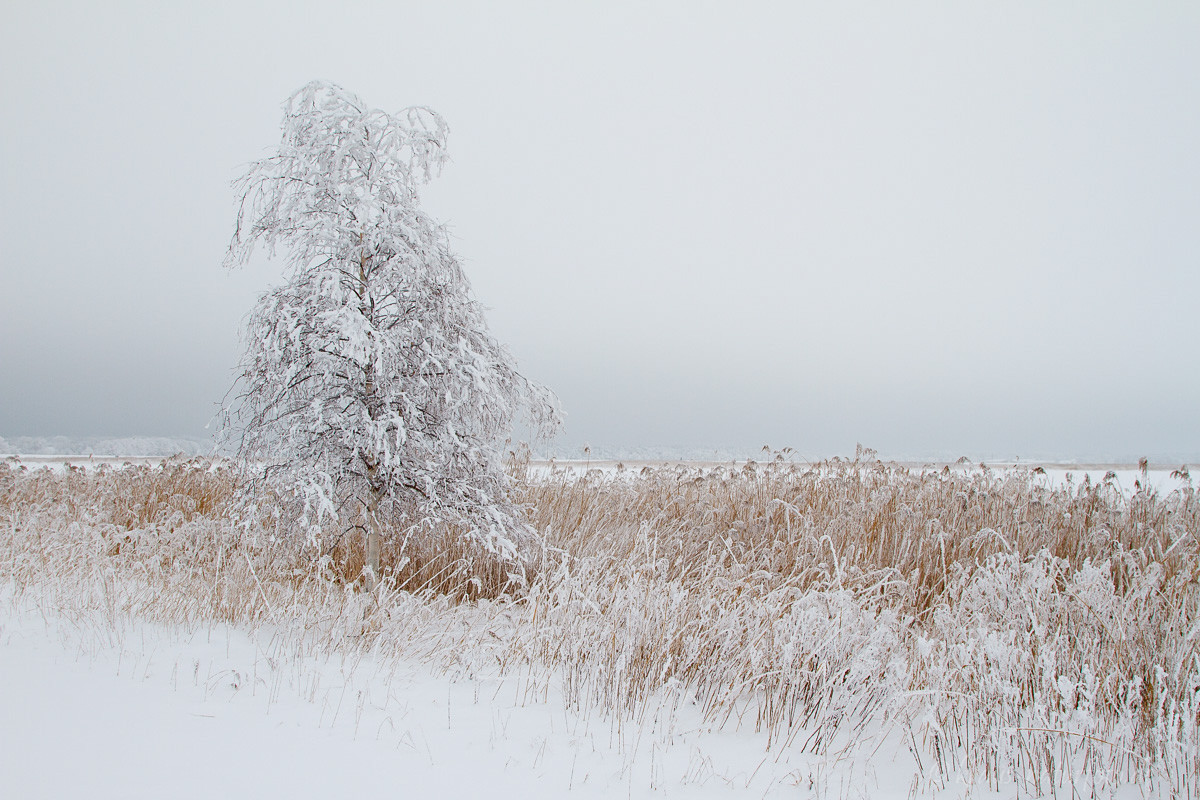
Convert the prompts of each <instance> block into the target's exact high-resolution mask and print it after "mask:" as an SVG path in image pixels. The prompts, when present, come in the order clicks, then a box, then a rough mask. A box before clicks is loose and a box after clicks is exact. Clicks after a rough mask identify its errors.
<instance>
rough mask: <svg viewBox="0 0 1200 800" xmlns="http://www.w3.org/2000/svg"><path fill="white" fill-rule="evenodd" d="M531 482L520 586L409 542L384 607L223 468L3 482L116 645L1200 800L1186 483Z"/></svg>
mask: <svg viewBox="0 0 1200 800" xmlns="http://www.w3.org/2000/svg"><path fill="white" fill-rule="evenodd" d="M513 469H514V474H515V475H517V477H518V481H519V484H520V486H521V492H522V494H523V499H524V501H525V502H526V503H527V504H528V505H529V509H530V518H531V521H532V522H533V523H534V525H535V527H537V528H538V530H540V531H541V532H542V534H543V536H544V538H545V542H546V546H545V547H544V549H543V550H542V551H541V552H539V553H537V554H535V555H534V556H533V557H532V558H531V561H530V563H528V564H526V565H525V568H524V573H525V580H524V582H523V583H521V582H514V575H513V569H512V568H511V567H508V566H506V565H500V564H496V563H494V562H490V561H488V560H487V559H486V558H485V557H484V556H482V555H480V554H476V553H473V552H471V551H470V549H469V548H466V547H464V546H463V545H462V544H460V543H459V542H458V540H457V539H456V538H455V537H454V536H453V535H452V534H451V533H449V532H447V533H444V534H442V535H441V536H440V538H439V537H438V536H433V537H430V536H423V537H407V538H405V537H403V536H398V537H397V539H396V540H395V541H393V542H392V543H391V544H390V548H389V550H388V551H387V552H386V553H385V564H386V565H387V566H386V567H385V571H386V572H387V573H388V580H387V581H386V582H385V588H384V589H383V590H382V591H380V592H378V593H376V594H375V595H370V594H367V593H365V592H362V591H359V589H358V587H357V584H356V582H355V581H354V576H356V575H357V574H358V569H359V567H360V565H361V557H362V556H361V548H360V546H359V538H358V537H357V536H355V535H353V534H352V533H351V534H350V535H346V534H344V533H343V532H341V531H328V532H327V535H326V536H325V537H324V538H323V540H322V542H321V544H320V546H319V548H305V547H297V546H296V545H295V544H294V541H295V539H296V538H298V537H289V536H288V531H287V526H286V524H285V522H284V519H283V518H282V517H279V516H274V515H272V513H271V509H272V506H271V505H270V504H267V505H266V507H265V508H266V510H265V511H260V512H259V513H258V514H257V515H251V516H248V515H247V514H246V512H245V511H244V507H243V506H241V505H240V504H239V503H238V502H237V483H238V476H237V474H236V473H235V472H234V471H232V470H231V469H229V468H225V467H221V466H217V465H212V464H209V463H208V462H198V461H190V462H185V461H173V462H168V463H167V464H165V465H164V466H162V467H161V468H149V467H129V468H126V469H117V470H112V469H104V468H101V469H98V470H93V471H87V472H85V471H82V470H75V469H72V470H67V471H65V472H62V473H54V472H51V471H48V470H26V469H24V468H22V467H20V466H19V465H16V464H8V465H5V466H0V535H2V536H3V537H4V538H5V539H6V540H7V541H5V542H4V543H3V545H4V551H5V555H4V557H3V565H2V566H0V573H3V577H4V579H5V581H6V582H7V584H8V585H9V587H10V589H11V592H12V593H13V595H14V596H15V597H17V598H21V597H28V598H35V600H36V602H37V603H40V604H43V605H44V606H48V607H52V608H53V609H54V610H55V612H56V613H60V614H65V615H68V616H72V617H73V618H75V619H77V620H78V622H79V624H80V625H81V626H83V625H87V626H92V627H94V628H95V629H96V630H97V631H98V632H100V633H101V634H102V633H103V632H104V631H107V630H117V629H119V628H120V627H121V625H123V624H124V621H126V620H128V619H130V618H134V617H136V618H138V619H147V620H151V621H157V622H164V623H169V624H184V625H191V626H199V625H204V624H211V623H212V622H214V621H228V622H233V623H237V624H243V625H250V626H269V627H270V629H271V631H272V633H273V636H274V637H275V640H276V641H290V642H292V643H294V645H295V646H296V647H297V648H300V649H303V650H305V651H306V652H313V651H324V652H346V651H348V650H349V651H359V652H362V651H368V650H369V651H372V652H374V653H376V654H378V655H380V656H381V657H387V656H389V655H392V656H400V655H403V656H405V657H410V658H411V657H417V658H423V659H425V660H427V661H429V662H430V663H433V664H437V665H439V666H441V667H445V668H455V669H459V670H463V671H467V672H471V671H475V670H490V671H493V672H494V671H497V670H499V671H501V672H505V673H508V674H512V673H516V672H521V673H522V674H524V675H526V676H531V675H532V676H535V677H536V679H537V680H541V681H543V682H545V681H549V680H562V681H563V682H564V684H565V688H566V691H567V696H568V697H569V698H571V699H572V701H574V702H576V703H578V704H579V705H580V706H581V707H583V708H588V709H593V708H594V709H602V710H604V711H605V712H606V713H609V714H611V715H612V717H613V718H614V719H615V720H616V723H617V724H619V725H623V724H626V723H629V722H635V723H639V724H641V723H646V722H647V721H652V720H657V724H658V725H659V727H660V728H663V727H669V724H670V719H671V718H672V713H673V710H674V709H675V708H676V707H677V706H678V704H680V703H696V704H698V705H699V706H700V707H701V708H702V709H703V710H704V712H705V714H706V716H707V718H708V719H710V720H711V721H712V722H713V723H714V724H728V725H742V726H753V727H756V728H758V729H761V730H766V731H768V732H769V734H770V735H771V737H772V739H773V740H774V744H775V746H777V747H781V748H784V747H791V748H803V749H805V750H809V751H814V752H819V753H828V754H836V753H848V752H865V751H869V749H870V748H873V747H875V746H878V745H879V743H880V742H882V741H884V740H888V741H892V742H896V741H899V740H901V739H903V740H907V741H908V742H909V744H910V745H911V746H912V749H913V752H914V754H915V755H914V757H915V758H916V759H917V763H918V767H919V769H920V770H921V772H922V774H923V775H924V777H925V779H926V780H929V781H935V782H936V781H937V780H941V779H945V778H947V777H949V776H967V777H968V779H969V780H972V781H976V782H985V783H987V784H990V785H993V786H999V785H1001V783H1002V782H1006V781H1017V782H1018V783H1019V785H1020V786H1021V787H1022V788H1023V789H1024V790H1025V791H1028V792H1032V793H1037V794H1041V793H1042V792H1044V791H1046V790H1048V789H1049V788H1050V787H1051V786H1053V785H1055V784H1056V783H1057V784H1062V783H1063V782H1064V781H1066V782H1069V783H1071V785H1073V786H1077V787H1079V786H1083V787H1089V788H1090V789H1091V790H1092V791H1094V792H1102V791H1107V790H1108V789H1110V788H1112V787H1114V786H1116V785H1118V784H1120V783H1122V782H1131V781H1132V782H1137V783H1140V784H1142V785H1143V786H1144V787H1147V788H1149V789H1150V790H1152V791H1155V792H1158V793H1160V794H1177V795H1180V796H1192V795H1194V794H1196V792H1197V787H1198V786H1200V759H1198V757H1197V752H1198V751H1200V728H1198V725H1200V504H1198V503H1197V499H1196V496H1195V490H1194V488H1193V487H1192V484H1191V481H1190V478H1187V477H1186V476H1185V475H1181V476H1180V488H1179V489H1178V490H1177V491H1174V492H1171V493H1170V494H1166V495H1160V494H1158V493H1156V492H1154V491H1152V490H1145V489H1142V488H1141V486H1139V487H1137V489H1136V491H1133V492H1123V491H1121V489H1120V488H1119V487H1117V486H1116V485H1115V483H1114V482H1113V481H1112V480H1106V481H1102V482H1100V483H1095V484H1093V483H1090V482H1084V483H1082V484H1074V483H1072V484H1068V485H1066V486H1064V487H1060V488H1052V487H1051V486H1050V485H1049V484H1048V482H1047V481H1045V480H1044V479H1043V478H1040V477H1039V476H1037V475H1035V474H1030V473H1013V472H1006V473H993V472H992V471H990V470H988V469H986V468H980V469H974V470H971V471H968V472H965V473H964V472H960V471H952V470H948V469H947V470H944V471H942V472H940V473H939V472H913V471H907V470H904V469H901V468H897V467H893V466H890V465H887V464H883V463H880V462H878V461H875V460H868V459H860V460H854V461H843V460H833V461H828V462H823V463H819V464H815V465H804V466H800V465H795V464H792V463H788V462H786V461H784V460H782V459H778V460H774V461H770V462H767V463H764V464H750V465H745V466H742V467H738V468H717V469H705V470H699V469H690V468H687V467H663V468H657V469H648V470H642V471H641V472H639V473H630V472H628V471H624V472H618V473H616V474H612V473H600V472H596V471H593V472H589V473H588V474H586V475H578V474H576V473H573V472H570V471H565V470H551V471H550V472H549V474H542V475H538V476H535V475H532V474H531V473H530V472H529V470H528V465H527V464H523V463H517V464H514V467H513ZM402 543H403V546H402ZM889 737H890V738H889ZM864 748H865V750H864Z"/></svg>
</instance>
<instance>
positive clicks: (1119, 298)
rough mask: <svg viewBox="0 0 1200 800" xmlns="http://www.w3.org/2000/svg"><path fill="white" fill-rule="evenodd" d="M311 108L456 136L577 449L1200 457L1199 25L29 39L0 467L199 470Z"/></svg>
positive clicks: (620, 19) (461, 165)
mask: <svg viewBox="0 0 1200 800" xmlns="http://www.w3.org/2000/svg"><path fill="white" fill-rule="evenodd" d="M314 78H323V79H328V80H333V81H335V82H337V83H340V84H341V85H343V86H345V87H346V88H347V89H350V90H351V91H354V92H357V93H358V94H359V95H361V96H362V97H363V98H364V99H365V100H366V101H367V102H368V103H370V104H372V105H374V106H377V107H381V108H385V109H388V110H397V109H399V108H402V107H404V106H408V105H414V104H423V105H428V106H431V107H433V108H435V109H436V110H438V111H439V112H440V113H441V114H442V115H443V116H445V117H446V118H447V120H448V121H449V123H450V126H451V131H452V132H451V139H450V152H451V156H452V158H453V163H451V164H450V166H449V167H448V168H447V170H446V172H445V173H444V174H443V176H442V177H441V178H440V179H438V180H437V181H435V182H434V184H432V185H431V186H430V187H429V189H428V190H427V192H426V195H425V205H426V208H427V209H428V210H429V211H430V212H431V213H433V214H434V215H435V216H436V217H438V218H439V219H441V220H443V221H444V222H446V223H448V224H449V225H450V227H451V229H452V231H453V233H454V235H455V237H456V238H455V241H456V244H457V248H458V251H459V253H460V254H461V255H462V257H463V258H464V261H465V263H466V266H467V271H468V274H469V275H470V277H471V279H472V281H473V284H474V287H475V291H476V295H477V296H478V297H479V299H480V300H481V301H482V302H483V303H484V304H485V305H487V306H489V307H490V308H491V309H492V310H491V312H490V320H491V324H492V328H493V330H494V332H495V333H496V334H497V335H498V336H499V337H500V338H501V339H503V340H504V341H507V342H508V343H509V344H510V346H511V347H512V349H513V351H514V353H515V354H516V355H517V357H518V359H519V360H520V362H521V364H522V366H523V368H524V371H525V372H526V373H527V374H529V375H530V376H531V377H533V378H535V379H537V380H540V381H541V382H543V383H546V384H548V385H549V386H551V387H552V388H554V389H555V390H556V391H557V392H558V393H559V395H560V397H561V400H562V403H563V406H564V408H565V410H566V411H567V414H568V423H567V428H566V431H565V433H564V435H563V442H564V444H565V445H566V446H568V447H570V446H577V445H580V444H582V443H584V442H590V443H593V444H595V445H601V444H609V445H616V446H618V447H636V446H668V447H677V448H690V449H703V448H709V447H712V448H718V447H720V448H727V449H742V450H750V449H752V448H756V447H758V446H760V445H762V444H771V445H772V446H775V447H783V446H785V445H787V446H792V447H795V448H797V449H798V450H800V451H801V452H804V453H811V454H826V455H833V454H843V453H847V452H853V450H854V445H855V443H856V442H863V443H864V444H866V445H868V446H871V447H875V448H877V449H878V450H880V452H881V453H883V454H886V455H894V456H901V455H912V456H925V455H938V454H940V455H957V454H967V455H970V456H972V457H983V456H1007V457H1011V456H1016V455H1021V456H1034V455H1040V456H1066V457H1070V456H1074V457H1082V458H1087V457H1100V456H1113V455H1121V456H1136V455H1140V454H1151V455H1163V456H1170V457H1175V456H1181V457H1188V458H1195V457H1197V454H1200V413H1198V406H1197V399H1198V398H1200V370H1198V369H1197V364H1198V363H1200V359H1198V358H1197V326H1196V320H1195V315H1196V307H1197V297H1200V277H1198V276H1200V271H1198V270H1197V266H1198V264H1197V254H1198V253H1200V4H1197V3H1194V2H1179V3H1166V2H1163V3H1157V2H1156V3H1145V2H1129V3H1119V4H1118V3H1087V4H1082V3H1054V2H1030V3H1020V2H1007V1H1006V2H995V3H971V2H945V3H902V4H901V3H884V2H879V3H861V4H860V3H828V4H826V3H822V4H816V3H804V2H788V3H752V2H751V3H736V4H735V3H695V2H693V3H655V2H638V3H619V2H613V0H609V1H608V2H602V3H594V4H587V3H561V2H558V3H508V4H494V3H480V4H465V3H453V2H449V3H441V2H439V3H432V2H428V1H427V0H423V1H422V2H413V3H410V2H391V3H382V2H381V3H330V2H321V3H303V2H288V3H253V2H237V3H228V4H225V3H205V4H191V3H189V4H183V3H179V4H175V3H164V2H155V3H145V4H131V3H119V2H105V3H78V4H72V3H56V2H37V3H34V2H17V3H10V4H8V5H7V7H6V11H5V20H4V25H3V28H2V29H0V100H2V105H0V113H2V114H3V120H2V125H0V141H2V142H3V155H4V158H3V167H2V169H3V180H2V182H0V244H2V248H0V436H8V437H12V436H18V435H52V434H67V435H88V434H94V435H137V434H141V435H169V434H176V435H178V434H182V435H189V436H200V435H203V434H204V431H203V427H204V425H205V423H206V422H207V421H208V419H209V418H210V416H211V415H212V413H213V411H214V410H215V408H216V404H217V403H218V402H219V401H220V399H221V397H222V395H223V393H224V391H225V389H226V388H227V386H228V384H229V382H230V380H231V377H232V372H231V368H232V366H233V364H234V363H235V361H236V359H237V355H238V350H239V346H238V328H239V325H240V322H241V319H242V317H243V315H244V314H245V313H246V311H248V310H249V308H250V306H251V305H252V304H253V302H254V299H255V297H256V296H257V294H258V293H259V292H260V291H262V290H263V289H264V288H265V287H267V286H268V285H270V284H271V283H272V282H274V281H277V280H278V278H279V274H280V273H279V269H278V267H277V266H276V265H273V264H271V263H270V262H266V261H261V262H256V263H253V264H252V265H250V266H249V267H248V268H246V269H245V270H243V271H241V272H238V273H235V274H227V273H225V272H223V271H222V269H221V267H220V263H221V258H222V255H223V251H224V248H225V246H226V244H227V242H228V239H229V235H230V234H231V232H232V224H233V219H234V194H233V191H232V189H231V188H230V185H229V183H230V181H231V180H232V179H233V178H234V177H236V176H237V175H238V174H239V173H240V171H241V170H242V169H243V168H244V166H245V164H246V162H248V161H250V160H252V159H254V158H258V157H261V156H262V155H264V154H265V153H266V152H267V150H268V149H269V148H270V147H272V146H273V145H275V144H276V143H277V142H278V130H279V119H280V115H281V110H280V104H281V103H282V101H283V100H284V98H285V97H287V95H289V94H290V93H291V92H292V91H293V90H295V89H296V88H298V87H300V86H301V85H303V84H304V83H306V82H307V81H309V80H311V79H314Z"/></svg>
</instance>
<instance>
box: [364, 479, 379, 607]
mask: <svg viewBox="0 0 1200 800" xmlns="http://www.w3.org/2000/svg"><path fill="white" fill-rule="evenodd" d="M366 522H367V525H366V528H367V560H366V562H365V563H364V564H363V577H364V578H365V579H366V581H367V589H368V590H369V591H372V592H373V591H375V587H376V586H378V585H379V574H380V573H379V555H380V552H381V551H382V550H383V531H382V530H381V529H382V527H383V526H382V525H381V524H380V522H379V492H378V491H376V489H375V487H374V486H372V487H371V489H370V495H369V496H368V500H367V520H366Z"/></svg>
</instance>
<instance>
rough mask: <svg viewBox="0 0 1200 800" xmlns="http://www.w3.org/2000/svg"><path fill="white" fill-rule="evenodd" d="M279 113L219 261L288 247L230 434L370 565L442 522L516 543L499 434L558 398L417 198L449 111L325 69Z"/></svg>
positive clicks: (517, 528)
mask: <svg viewBox="0 0 1200 800" xmlns="http://www.w3.org/2000/svg"><path fill="white" fill-rule="evenodd" d="M284 111H285V113H284V118H283V136H282V139H281V141H280V145H279V150H278V152H277V153H275V154H274V155H272V156H270V157H269V158H265V159H263V160H261V161H258V162H255V163H253V164H252V165H251V166H250V168H249V170H248V171H247V173H246V174H245V175H244V176H243V177H242V178H241V179H240V181H238V183H237V187H238V189H239V191H240V193H241V207H240V211H239V213H238V218H237V228H236V231H235V233H234V236H233V240H232V242H231V243H230V246H229V252H228V254H227V256H226V260H225V263H226V266H229V267H232V266H237V265H240V264H244V263H245V262H246V260H247V259H248V258H249V256H250V254H251V252H252V250H253V248H254V246H255V245H256V244H259V243H261V244H263V245H265V246H266V247H267V249H268V251H269V252H270V253H271V254H274V253H275V252H276V250H277V249H280V250H283V251H285V252H286V254H287V255H286V262H285V263H286V266H285V278H286V280H285V282H284V283H283V284H282V285H281V286H279V287H277V288H274V289H271V290H269V291H268V292H266V293H265V294H263V296H262V297H261V298H259V301H258V303H257V305H256V306H255V307H254V310H253V311H252V312H251V314H250V317H249V321H248V323H247V327H246V331H245V352H244V355H243V357H242V361H241V363H240V366H239V376H238V381H237V384H236V387H235V392H234V393H233V394H234V396H235V399H234V401H233V403H232V404H231V405H230V406H229V407H228V408H227V410H226V414H225V419H226V435H227V436H229V437H230V438H231V439H232V442H233V443H234V445H235V446H236V447H237V449H238V451H239V454H240V456H241V457H242V458H243V459H244V460H246V461H247V462H253V463H256V464H262V465H265V471H264V472H263V475H264V476H265V477H266V480H267V481H268V482H269V484H270V485H271V486H272V487H273V488H275V489H277V490H279V489H282V490H284V491H285V493H288V494H292V495H294V496H295V497H297V498H298V499H300V500H301V501H302V508H303V512H302V519H303V521H304V524H305V525H306V526H307V527H308V529H309V530H310V532H315V531H316V530H317V529H318V528H319V526H320V524H321V523H322V522H324V521H326V520H338V521H343V520H347V521H349V522H350V523H351V524H363V525H364V527H365V528H366V529H367V530H368V532H369V533H368V567H373V569H375V570H378V563H377V560H376V562H375V563H374V564H373V565H372V564H371V563H370V561H371V558H370V551H371V547H372V544H373V545H374V547H375V551H376V553H377V552H378V547H379V537H381V536H386V535H389V534H393V535H397V534H399V533H401V532H411V531H413V530H420V529H421V527H422V526H427V525H431V524H441V523H447V524H451V525H454V526H456V527H458V528H459V529H461V530H462V531H463V532H464V535H465V536H467V537H469V538H471V539H473V540H475V541H478V542H479V543H481V544H482V545H484V546H485V547H486V548H487V549H488V550H490V551H492V552H494V553H498V554H500V555H503V556H505V557H514V556H515V555H516V554H517V553H518V551H519V549H520V547H521V545H522V543H523V541H522V540H524V539H526V538H528V537H530V536H532V532H531V530H530V529H529V528H528V526H526V525H525V523H524V522H523V521H522V519H521V516H520V513H519V511H518V509H516V508H515V507H514V506H513V505H512V504H511V503H510V502H509V499H508V495H509V489H510V487H509V482H508V479H507V477H506V475H505V474H504V472H503V470H502V469H501V467H500V463H499V457H500V443H501V442H502V441H503V439H504V437H505V436H506V435H507V434H508V433H509V432H510V431H511V429H512V425H513V422H514V420H515V419H516V417H517V416H518V415H520V414H526V415H528V417H529V419H530V420H531V421H532V422H533V423H534V424H535V426H536V427H537V429H538V431H539V432H540V433H544V434H549V433H551V432H552V431H553V430H554V429H555V428H556V427H557V425H558V423H559V413H558V410H557V400H556V399H555V397H554V395H553V394H552V393H551V392H550V391H549V390H547V389H545V388H544V387H542V386H540V385H538V384H535V383H532V382H531V381H529V380H527V379H526V378H524V377H523V376H522V375H521V374H520V373H519V372H518V371H517V368H516V363H515V361H514V359H513V357H512V356H511V355H510V353H509V352H508V350H507V349H506V348H505V347H504V346H503V345H502V344H501V343H500V342H498V341H497V340H496V339H495V338H494V337H493V336H492V335H491V334H490V333H489V332H488V329H487V324H486V321H485V319H484V315H483V310H482V308H481V307H480V305H479V303H478V302H477V301H476V300H475V299H474V298H473V296H472V293H471V289H470V285H469V283H468V281H467V278H466V275H465V274H464V273H463V270H462V267H461V265H460V263H459V261H458V259H457V258H456V256H455V255H454V253H453V252H452V251H451V249H450V246H449V242H448V237H447V235H446V232H445V230H444V229H443V228H442V227H441V226H439V225H438V224H437V223H436V222H435V221H434V220H433V219H431V218H430V217H429V216H427V215H426V214H425V213H423V212H422V211H421V209H420V205H419V196H418V189H419V187H420V186H421V185H422V184H423V183H425V182H427V181H429V180H430V179H431V178H432V177H433V176H434V175H436V174H437V173H438V172H439V171H440V169H441V167H442V165H443V164H444V163H445V161H446V138H447V135H448V132H449V130H448V128H447V126H446V123H445V121H444V120H443V119H442V118H441V117H440V116H439V115H438V114H437V113H435V112H434V111H432V110H430V109H428V108H423V107H414V108H408V109H405V110H403V111H401V112H399V113H397V114H388V113H385V112H383V111H380V110H378V109H372V108H369V107H367V106H366V105H365V104H364V103H363V102H362V101H361V100H360V99H359V98H358V97H357V96H355V95H354V94H351V93H350V92H347V91H345V90H344V89H342V88H341V87H339V86H336V85H334V84H331V83H323V82H313V83H310V84H308V85H307V86H305V87H303V88H302V89H300V90H299V91H297V92H296V93H295V94H293V95H292V96H291V97H290V98H288V100H287V102H286V103H285V105H284ZM372 534H373V535H374V536H375V539H374V541H372ZM310 535H312V534H311V533H310ZM372 579H373V578H372Z"/></svg>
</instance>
